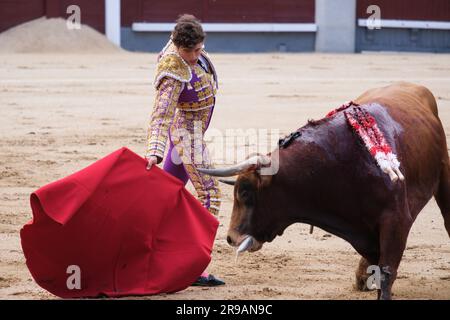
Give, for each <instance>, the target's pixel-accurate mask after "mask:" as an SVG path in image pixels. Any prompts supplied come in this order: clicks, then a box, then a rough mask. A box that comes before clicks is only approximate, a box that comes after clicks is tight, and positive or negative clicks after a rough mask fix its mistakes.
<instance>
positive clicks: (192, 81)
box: [146, 41, 220, 215]
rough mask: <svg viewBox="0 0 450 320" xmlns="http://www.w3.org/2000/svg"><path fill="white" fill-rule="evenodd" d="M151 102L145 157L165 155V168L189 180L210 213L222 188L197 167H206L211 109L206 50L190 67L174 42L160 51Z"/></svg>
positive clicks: (213, 80) (211, 73)
mask: <svg viewBox="0 0 450 320" xmlns="http://www.w3.org/2000/svg"><path fill="white" fill-rule="evenodd" d="M154 84H155V88H156V90H157V93H156V99H155V105H154V109H153V113H152V116H151V120H150V125H149V130H148V148H147V153H146V156H147V157H148V156H156V157H158V163H160V162H161V161H162V159H163V157H164V152H165V149H166V143H167V138H168V137H169V138H170V139H169V143H170V147H169V150H168V153H167V158H166V160H165V162H164V170H165V171H167V172H169V173H171V174H172V175H174V176H175V177H177V178H178V179H180V180H182V181H183V182H184V183H185V184H186V183H187V181H188V179H190V180H191V182H192V184H193V185H194V188H195V190H196V191H197V194H198V199H199V200H200V202H201V203H202V204H203V206H204V207H205V208H207V209H208V210H209V211H210V212H211V213H212V214H214V215H217V214H218V212H219V208H220V190H219V187H218V182H217V180H216V179H215V178H213V177H211V176H209V175H206V174H203V173H201V172H199V171H198V170H197V167H200V168H209V167H210V166H211V165H210V160H209V156H208V152H207V148H206V144H205V142H204V140H203V137H204V134H205V131H206V129H207V128H208V126H209V122H210V120H211V116H212V113H213V110H214V104H215V95H216V91H217V76H216V73H215V70H214V67H213V65H212V63H211V61H210V60H209V58H208V56H207V54H206V52H205V51H203V52H202V56H201V58H200V61H199V63H198V64H197V65H196V66H195V67H190V66H189V65H188V64H187V63H186V62H185V61H184V60H183V59H182V58H181V57H180V56H179V55H178V53H177V52H176V50H175V46H174V44H173V43H172V41H169V43H168V44H167V45H166V47H165V48H164V49H163V50H162V52H161V54H160V56H159V59H158V65H157V71H156V77H155V83H154Z"/></svg>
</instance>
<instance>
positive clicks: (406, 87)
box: [355, 82, 438, 117]
mask: <svg viewBox="0 0 450 320" xmlns="http://www.w3.org/2000/svg"><path fill="white" fill-rule="evenodd" d="M355 102H356V103H359V104H366V103H371V102H378V103H380V104H382V105H385V106H386V107H388V108H389V109H391V108H393V109H394V110H392V111H393V112H394V113H395V111H398V110H401V111H403V112H408V113H410V112H414V113H416V112H419V113H420V114H422V115H423V116H425V117H427V116H431V114H432V115H434V117H438V109H437V104H436V99H435V98H434V96H433V94H432V93H431V92H430V90H428V89H427V88H425V87H424V86H420V85H417V84H414V83H409V82H398V83H394V84H391V85H389V86H386V87H381V88H374V89H371V90H368V91H366V92H364V93H363V94H362V95H360V96H359V97H358V98H357V99H356V100H355ZM430 112H431V114H430Z"/></svg>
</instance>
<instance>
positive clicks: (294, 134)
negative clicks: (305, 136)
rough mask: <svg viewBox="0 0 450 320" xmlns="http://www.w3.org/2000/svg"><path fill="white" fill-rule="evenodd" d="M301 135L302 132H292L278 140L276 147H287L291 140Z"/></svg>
mask: <svg viewBox="0 0 450 320" xmlns="http://www.w3.org/2000/svg"><path fill="white" fill-rule="evenodd" d="M301 135H302V134H301V133H300V131H295V132H292V133H291V134H289V135H288V136H286V137H284V138H281V139H280V140H278V147H279V148H281V149H282V148H287V147H288V146H289V145H290V144H291V143H292V141H294V140H295V139H296V138H298V137H300V136H301Z"/></svg>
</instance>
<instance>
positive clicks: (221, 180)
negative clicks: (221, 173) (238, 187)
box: [219, 179, 236, 186]
mask: <svg viewBox="0 0 450 320" xmlns="http://www.w3.org/2000/svg"><path fill="white" fill-rule="evenodd" d="M219 181H220V182H222V183H225V184H229V185H230V186H234V185H235V184H236V180H225V179H219Z"/></svg>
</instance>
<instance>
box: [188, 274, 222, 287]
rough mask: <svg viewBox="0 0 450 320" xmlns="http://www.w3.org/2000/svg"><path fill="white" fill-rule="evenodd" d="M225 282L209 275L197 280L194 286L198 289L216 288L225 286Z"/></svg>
mask: <svg viewBox="0 0 450 320" xmlns="http://www.w3.org/2000/svg"><path fill="white" fill-rule="evenodd" d="M224 284H225V282H224V281H222V280H220V279H218V278H216V277H214V276H213V275H212V274H209V275H207V276H200V277H198V278H197V280H196V281H195V282H194V283H193V284H192V286H197V287H216V286H221V285H224Z"/></svg>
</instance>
